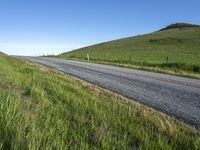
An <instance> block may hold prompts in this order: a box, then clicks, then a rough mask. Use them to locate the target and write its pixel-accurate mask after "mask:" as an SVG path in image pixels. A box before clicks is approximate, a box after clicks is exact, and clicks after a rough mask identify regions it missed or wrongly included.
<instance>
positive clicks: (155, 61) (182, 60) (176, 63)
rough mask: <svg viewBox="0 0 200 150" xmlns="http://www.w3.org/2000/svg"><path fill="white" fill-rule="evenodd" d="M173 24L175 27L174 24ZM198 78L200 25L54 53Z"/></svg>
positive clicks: (172, 28) (72, 57) (171, 28)
mask: <svg viewBox="0 0 200 150" xmlns="http://www.w3.org/2000/svg"><path fill="white" fill-rule="evenodd" d="M174 27H176V28H174ZM87 54H89V56H90V60H91V61H92V62H98V63H99V62H100V63H106V64H112V65H119V66H128V67H132V68H140V69H145V70H150V71H159V72H163V73H169V74H176V75H181V76H189V77H194V78H199V79H200V27H198V26H191V27H185V24H183V25H182V26H180V28H177V26H176V24H175V25H173V26H172V27H168V28H167V29H164V30H162V31H159V32H154V33H150V34H145V35H139V36H135V37H130V38H124V39H120V40H115V41H111V42H105V43H101V44H97V45H93V46H89V47H84V48H81V49H78V50H74V51H71V52H68V53H64V54H61V55H59V56H57V57H58V58H62V59H78V60H87Z"/></svg>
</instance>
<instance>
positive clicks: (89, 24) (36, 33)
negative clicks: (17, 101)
mask: <svg viewBox="0 0 200 150" xmlns="http://www.w3.org/2000/svg"><path fill="white" fill-rule="evenodd" d="M175 22H187V23H193V24H200V0H0V51H3V52H5V53H8V54H14V55H39V54H58V53H61V52H65V51H69V50H72V49H75V48H78V47H82V46H87V45H91V44H95V43H99V42H104V41H108V40H113V39H118V38H123V37H127V36H133V35H137V34H143V33H148V32H152V31H155V30H158V29H160V28H162V27H165V26H167V25H169V24H171V23H175Z"/></svg>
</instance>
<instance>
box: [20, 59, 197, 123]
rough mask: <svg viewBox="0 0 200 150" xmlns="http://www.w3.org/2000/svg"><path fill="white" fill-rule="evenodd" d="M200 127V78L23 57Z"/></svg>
mask: <svg viewBox="0 0 200 150" xmlns="http://www.w3.org/2000/svg"><path fill="white" fill-rule="evenodd" d="M23 58H25V59H28V60H31V61H34V62H36V63H39V64H42V65H45V66H48V67H51V68H54V69H56V70H59V71H61V72H64V73H66V74H69V75H72V76H75V77H77V78H80V79H82V80H85V81H87V82H90V83H93V84H96V85H98V86H101V87H103V88H106V89H109V90H111V91H114V92H116V93H119V94H121V95H123V96H125V97H128V98H130V99H133V100H135V101H138V102H140V103H142V104H144V105H147V106H149V107H152V108H154V109H157V110H159V111H161V112H164V113H166V114H168V115H171V116H175V117H176V118H178V119H180V120H182V121H184V122H186V123H188V124H190V125H194V126H196V127H200V80H196V79H189V78H183V77H177V76H172V75H165V74H160V73H152V72H147V71H141V70H136V69H128V68H122V67H114V66H109V65H101V64H94V63H86V62H77V61H71V60H60V59H54V58H42V57H23Z"/></svg>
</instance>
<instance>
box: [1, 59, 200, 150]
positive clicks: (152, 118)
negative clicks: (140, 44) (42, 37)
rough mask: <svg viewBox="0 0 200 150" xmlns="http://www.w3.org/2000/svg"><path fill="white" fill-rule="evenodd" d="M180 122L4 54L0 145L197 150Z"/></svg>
mask: <svg viewBox="0 0 200 150" xmlns="http://www.w3.org/2000/svg"><path fill="white" fill-rule="evenodd" d="M198 148H200V135H199V133H198V132H197V131H195V130H194V129H191V128H189V127H187V126H186V125H184V124H182V123H180V122H179V121H177V120H175V119H173V118H171V117H169V116H166V115H164V114H161V113H159V112H157V111H155V110H152V109H149V108H147V107H145V106H142V105H140V104H138V103H136V102H133V101H130V100H128V99H126V98H124V97H121V96H119V95H117V94H114V93H112V92H109V91H105V90H102V89H100V88H98V87H96V86H94V85H89V84H87V83H85V82H82V81H79V80H76V79H74V78H72V77H69V76H65V75H62V74H60V73H57V72H54V71H52V70H51V69H47V68H45V67H41V66H38V65H35V64H32V63H29V62H25V61H22V60H18V59H15V58H11V57H7V56H0V149H154V150H156V149H181V150H184V149H198Z"/></svg>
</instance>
